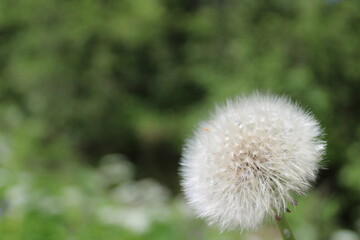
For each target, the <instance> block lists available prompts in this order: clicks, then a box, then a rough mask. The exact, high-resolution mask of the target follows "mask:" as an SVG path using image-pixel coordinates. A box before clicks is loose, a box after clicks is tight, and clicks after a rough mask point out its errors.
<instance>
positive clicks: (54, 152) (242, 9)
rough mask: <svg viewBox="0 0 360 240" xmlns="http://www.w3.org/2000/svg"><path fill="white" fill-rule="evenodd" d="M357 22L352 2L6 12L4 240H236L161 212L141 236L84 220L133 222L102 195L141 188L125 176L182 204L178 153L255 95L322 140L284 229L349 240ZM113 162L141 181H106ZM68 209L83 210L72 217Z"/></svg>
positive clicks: (357, 133) (85, 1) (70, 4)
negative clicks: (311, 186)
mask: <svg viewBox="0 0 360 240" xmlns="http://www.w3.org/2000/svg"><path fill="white" fill-rule="evenodd" d="M359 7H360V2H359V1H355V0H348V1H345V0H342V1H332V2H330V1H320V0H315V1H314V0H302V1H300V0H298V1H292V2H288V1H284V0H273V1H264V0H253V1H247V0H244V1H213V0H209V1H199V0H195V1H190V0H186V1H180V0H175V1H166V0H146V1H140V0H123V1H113V0H106V1H95V0H80V1H54V0H52V1H51V0H21V1H20V0H16V1H15V0H2V1H0V12H1V14H0V116H1V117H0V193H1V199H2V200H0V229H1V230H0V231H1V235H2V238H3V239H14V240H15V239H68V238H71V237H74V238H75V237H76V238H79V239H99V238H100V239H102V238H103V239H169V238H171V239H187V238H192V236H193V234H195V235H196V236H198V238H199V239H215V238H216V239H222V237H224V238H227V239H231V238H237V237H238V235H239V234H238V233H234V235H232V233H229V235H226V234H225V235H219V234H218V233H217V230H214V229H211V228H207V227H205V226H204V225H202V224H200V223H199V222H197V221H195V220H194V219H193V218H192V217H191V216H188V215H186V213H183V212H184V211H186V210H185V209H186V208H185V207H184V209H182V210H179V206H178V205H177V204H178V200H176V199H173V198H169V199H167V200H166V201H164V202H162V203H163V205H162V207H160V209H161V208H163V209H165V211H166V212H167V214H168V216H167V217H163V216H162V215H161V216H159V217H154V219H152V220H151V224H150V226H151V227H149V229H147V230H146V231H144V232H141V233H135V232H136V231H135V232H134V231H133V230H131V227H129V226H121V224H120V225H119V224H117V225H116V224H115V225H114V224H109V222H107V221H106V220H104V219H103V218H101V217H93V215H96V214H98V215H99V214H100V213H98V212H99V211H101V210H99V209H102V207H103V205H102V204H105V205H107V206H111V208H110V209H112V210H114V211H115V212H116V211H120V210H119V209H120V208H121V209H123V210H124V209H126V208H128V206H130V205H131V204H130V205H126V204H128V203H126V201H125V200H124V199H122V200H121V201H120V202H119V201H118V200H114V199H112V197H111V196H112V195H113V194H114V192H113V191H114V189H115V188H116V189H129V188H130V189H137V188H139V189H142V188H141V187H143V186H142V185H141V184H142V182H141V181H139V182H138V181H135V180H134V179H133V177H135V178H136V179H143V178H145V177H152V178H156V179H157V180H159V181H160V182H162V183H163V184H166V185H167V187H169V188H170V189H171V191H172V193H174V194H177V193H178V190H179V189H178V180H179V179H178V178H177V162H178V159H179V157H180V152H181V147H182V143H183V139H184V138H185V137H186V136H188V134H190V132H191V131H192V129H193V128H194V126H195V124H196V123H197V121H199V120H200V119H202V118H203V117H205V116H206V115H207V113H208V111H209V110H210V109H212V108H213V105H214V103H215V102H222V101H225V99H227V98H228V97H232V96H236V95H238V94H242V93H248V92H251V91H254V90H260V91H271V92H274V93H279V94H282V93H283V94H286V95H290V96H291V97H292V98H293V99H295V100H296V101H298V102H300V103H301V104H302V105H304V106H307V107H308V108H309V109H311V110H312V111H313V112H314V114H315V115H316V117H317V118H318V119H319V120H320V122H321V123H322V125H323V126H324V129H325V135H324V138H325V139H326V140H327V141H328V152H327V157H326V166H327V169H326V170H323V171H322V172H321V176H320V178H319V181H318V183H317V189H316V191H315V192H314V193H313V194H311V195H310V197H309V198H308V199H307V198H305V199H303V200H301V201H300V206H299V208H298V210H296V209H295V210H294V212H295V214H294V216H290V217H289V218H290V224H292V223H293V224H295V225H296V226H298V228H295V234H302V235H303V236H306V239H328V238H329V237H330V235H331V234H332V232H334V231H335V230H336V229H337V228H349V229H352V230H354V231H359V229H358V226H357V225H356V222H358V221H359V220H360V207H359V204H358V203H359V202H360V185H359V182H360V181H359V174H358V173H359V170H360V164H359V160H360V151H359V149H360V147H359V146H360V145H359V144H360V124H359V122H360V112H359V109H360V108H359V106H358V104H359V102H360V97H359V96H360V95H359V94H358V90H359V89H360V70H359V67H358V66H360V58H359V57H358V52H359V51H360V41H359V36H360V27H359V26H360V25H359V24H358V23H359V20H360V14H359V11H357V10H358V9H359ZM111 153H121V154H124V155H125V156H127V157H128V159H130V160H131V161H132V162H133V163H134V164H135V166H136V171H135V172H136V174H135V176H132V174H133V172H132V170H131V171H130V172H131V174H130V173H129V174H130V175H129V176H127V177H124V178H123V179H121V178H119V179H117V178H116V177H115V178H114V173H112V172H111V171H109V170H104V168H103V167H104V166H102V163H103V161H108V160H104V156H114V155H108V154H111ZM115 156H117V155H115ZM101 159H102V160H101ZM109 161H110V162H111V161H113V160H109ZM116 161H117V160H116ZM120 162H121V161H120ZM122 164H123V165H121V166H122V167H119V169H127V167H128V165H126V163H123V162H122ZM114 166H116V165H114ZM126 166H127V167H126ZM130 168H131V167H130ZM110 169H111V167H110ZM115 169H116V167H115ZM104 171H105V173H104ZM119 171H120V172H121V171H122V170H119ZM120 172H119V173H118V174H119V176H122V174H124V173H121V174H120ZM125 175H126V174H125ZM104 176H105V177H104ZM115 176H116V171H115ZM105 179H106V180H105ZM111 179H112V180H111ZM124 179H128V180H124ZM129 179H131V180H129ZM129 181H130V182H131V184H130V185H131V186H132V187H129V186H128V185H127V184H128V183H129ZM126 182H128V183H126ZM145 185H146V184H145ZM151 186H158V184H153V185H151ZM159 186H161V185H159ZM155 188H156V187H154V189H155ZM159 188H160V189H166V188H164V187H159ZM159 188H157V189H159ZM66 189H67V190H66ZM69 189H70V190H69ZM71 189H72V190H71ZM74 189H75V190H74ZM64 191H65V192H64ZM67 191H70V193H68V192H67ZM165 192H167V191H166V190H164V191H163V192H161V194H160V195H162V194H164V195H166V193H165ZM64 194H65V195H66V194H70V195H71V194H73V195H74V196H75V197H74V199H77V200H76V201H79V202H78V203H77V204H75V205H71V204H70V205H71V206H66V204H65V202H66V201H63V199H62V196H63V195H64ZM152 194H153V193H152ZM24 196H25V197H24ZM150 196H151V194H150ZM166 196H167V195H166ZM141 197H145V196H143V195H141ZM25 199H27V200H25ZM49 199H50V200H49ZM84 199H87V200H84ZM147 200H149V199H147ZM123 201H125V202H123ZM149 201H150V202H151V201H152V200H149ZM44 202H45V203H44ZM179 202H181V203H183V202H182V201H181V200H179ZM64 204H65V205H64ZM121 204H123V205H121ZM144 204H145V203H144ZM8 205H9V206H8ZM57 205H59V206H61V207H59V208H56V207H54V206H57ZM44 206H45V207H44ZM84 206H87V208H88V209H83V208H82V207H84ZM121 206H122V207H121ZM144 206H145V205H144ZM152 207H154V206H152ZM158 207H159V206H158ZM118 208H119V209H118ZM131 209H132V210H134V211H133V213H134V212H135V213H136V211H138V212H143V211H145V210H142V208H141V207H140V208H131ZM139 209H140V210H139ZM155 209H156V208H155ZM121 211H122V210H121ZM105 212H106V211H105ZM314 213H316V214H314ZM87 214H89V215H87ZM152 214H153V213H152ZM98 215H96V216H98ZM100 215H101V214H100ZM104 215H106V214H104ZM150 215H151V214H150ZM155 215H156V214H155ZM170 216H171V217H170ZM161 219H163V220H161ZM164 219H165V220H164ZM109 221H110V220H109ZM110 222H111V221H110ZM266 231H267V230H265V235H268V236H272V234H271V233H269V234H267V232H266ZM271 231H272V230H270V232H271ZM261 234H264V233H260V236H262V235H261ZM274 238H275V237H274ZM304 238H305V237H304Z"/></svg>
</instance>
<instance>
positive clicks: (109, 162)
mask: <svg viewBox="0 0 360 240" xmlns="http://www.w3.org/2000/svg"><path fill="white" fill-rule="evenodd" d="M99 172H100V173H101V175H102V177H103V179H104V181H105V183H106V184H108V185H111V184H118V183H120V182H126V181H130V180H132V178H133V175H134V166H133V165H132V164H131V163H130V162H129V161H127V160H126V157H125V156H124V155H121V154H108V155H106V156H104V157H103V158H102V159H101V165H100V169H99Z"/></svg>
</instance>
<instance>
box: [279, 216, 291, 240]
mask: <svg viewBox="0 0 360 240" xmlns="http://www.w3.org/2000/svg"><path fill="white" fill-rule="evenodd" d="M276 223H277V226H278V228H279V231H280V233H281V236H282V237H283V239H284V240H295V237H294V234H293V233H292V231H291V228H290V226H289V224H288V222H287V220H286V216H285V214H283V215H282V216H281V217H276Z"/></svg>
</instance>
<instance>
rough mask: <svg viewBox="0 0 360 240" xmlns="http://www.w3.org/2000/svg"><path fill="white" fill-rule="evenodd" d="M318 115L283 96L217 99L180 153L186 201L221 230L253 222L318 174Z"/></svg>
mask: <svg viewBox="0 0 360 240" xmlns="http://www.w3.org/2000/svg"><path fill="white" fill-rule="evenodd" d="M321 132H322V131H321V128H320V126H319V124H318V122H317V121H316V120H315V118H314V117H313V116H312V115H311V114H309V113H308V112H305V111H304V110H302V109H301V108H300V107H299V106H298V105H297V104H294V103H292V102H291V101H290V100H289V99H288V98H285V97H276V96H271V95H261V94H253V95H251V96H249V97H239V98H236V99H235V100H232V101H228V102H227V104H225V105H224V106H221V107H218V108H217V109H216V111H215V113H214V114H213V115H212V116H211V117H210V119H209V120H207V121H204V122H202V123H200V125H199V127H198V129H197V130H196V132H195V134H194V136H193V137H192V138H190V139H188V140H187V142H186V145H185V147H184V150H183V156H182V159H181V169H180V172H181V175H182V177H183V180H182V183H181V184H182V187H183V189H184V193H185V196H186V198H187V200H188V202H189V204H190V205H191V206H192V207H193V208H194V210H195V211H196V213H197V214H198V215H199V216H200V217H202V218H205V219H206V220H207V221H208V223H210V224H215V225H218V226H219V227H220V228H221V229H222V230H225V229H233V228H236V227H239V228H241V229H244V230H247V229H255V228H257V227H258V226H259V225H260V224H261V223H262V222H263V221H264V219H266V218H267V217H272V218H274V217H275V216H276V215H281V213H283V212H284V211H285V210H286V206H287V203H288V202H289V201H292V200H293V195H294V194H303V193H304V192H305V191H306V190H308V189H309V187H310V186H311V183H312V182H313V181H314V180H315V178H316V175H317V172H318V168H319V162H320V160H321V158H322V155H323V152H324V149H325V142H324V141H322V140H321V139H320V138H319V137H320V135H321Z"/></svg>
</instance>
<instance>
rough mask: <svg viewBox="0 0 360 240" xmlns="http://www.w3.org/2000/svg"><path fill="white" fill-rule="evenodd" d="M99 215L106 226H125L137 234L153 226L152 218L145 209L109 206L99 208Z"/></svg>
mask: <svg viewBox="0 0 360 240" xmlns="http://www.w3.org/2000/svg"><path fill="white" fill-rule="evenodd" d="M97 215H98V217H99V218H100V220H101V221H102V222H103V223H105V224H109V225H119V226H123V227H126V228H128V229H130V230H132V231H133V232H137V233H143V232H145V231H146V230H148V228H149V227H150V224H151V218H150V216H149V214H148V213H147V211H146V210H145V209H143V208H127V209H125V208H119V207H114V206H110V205H109V206H104V207H101V208H99V209H98V211H97Z"/></svg>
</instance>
